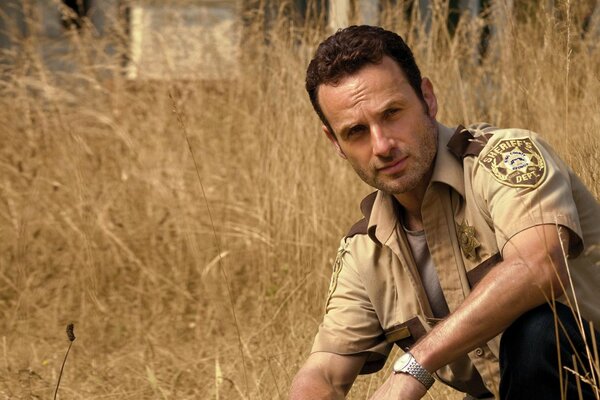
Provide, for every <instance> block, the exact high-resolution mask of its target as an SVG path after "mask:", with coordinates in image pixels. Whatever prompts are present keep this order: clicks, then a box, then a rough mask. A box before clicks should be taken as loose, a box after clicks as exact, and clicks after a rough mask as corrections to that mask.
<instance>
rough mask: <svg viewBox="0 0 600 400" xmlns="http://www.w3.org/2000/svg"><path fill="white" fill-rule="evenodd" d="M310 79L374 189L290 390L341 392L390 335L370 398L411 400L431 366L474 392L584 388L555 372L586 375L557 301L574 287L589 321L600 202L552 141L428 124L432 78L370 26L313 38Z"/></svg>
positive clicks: (594, 311) (395, 40) (326, 122)
mask: <svg viewBox="0 0 600 400" xmlns="http://www.w3.org/2000/svg"><path fill="white" fill-rule="evenodd" d="M306 89H307V91H308V93H309V96H310V99H311V102H312V104H313V106H314V108H315V110H316V112H317V114H318V115H319V117H320V118H321V120H322V122H323V131H324V132H325V134H326V135H327V137H328V139H329V140H330V142H331V143H332V144H333V146H334V148H335V150H336V152H337V153H338V154H339V155H340V156H341V157H342V158H344V159H345V160H347V161H348V162H349V163H350V165H351V166H352V168H353V169H354V170H355V171H356V173H357V174H358V175H359V177H360V178H361V179H362V180H363V181H365V182H366V183H368V184H369V185H371V186H373V187H374V188H376V189H377V191H376V192H375V193H373V194H371V195H370V196H368V197H367V198H366V199H365V200H363V202H362V204H361V210H362V211H363V214H364V215H365V218H364V219H363V220H361V221H359V222H358V223H357V224H356V225H355V226H354V227H353V228H352V229H351V230H350V232H349V233H348V234H347V236H346V237H345V238H344V239H343V240H342V243H341V246H340V249H339V251H338V256H337V259H336V262H335V265H334V271H333V276H332V279H331V284H330V289H329V294H328V298H327V307H326V314H325V316H324V319H323V323H322V324H321V326H320V327H319V332H318V333H317V336H316V338H315V342H314V344H313V348H312V352H311V355H310V356H309V358H308V360H307V361H306V363H305V365H304V366H303V367H302V368H301V370H300V371H299V372H298V374H297V375H296V378H295V379H294V382H293V384H292V388H291V398H292V399H334V398H343V397H344V396H345V395H346V394H347V393H348V391H349V390H350V387H351V386H352V384H353V382H354V380H355V378H356V376H357V375H358V374H359V373H370V372H374V371H377V370H378V369H380V368H381V367H382V366H383V364H384V362H385V359H386V357H387V355H388V354H389V352H390V350H391V347H392V346H393V344H394V343H396V344H397V345H399V346H400V347H401V348H402V349H403V350H404V351H406V353H405V355H403V356H401V357H400V358H399V359H398V360H397V361H396V362H395V364H394V367H393V370H394V373H392V374H391V375H390V376H389V378H388V379H387V380H386V382H385V383H384V385H382V386H381V387H380V388H379V389H378V390H377V392H376V393H375V395H374V396H373V399H419V398H422V397H423V396H424V395H425V394H426V391H427V389H428V388H429V387H430V386H431V383H432V382H433V379H432V375H435V376H436V377H437V378H438V379H440V380H441V381H443V382H445V383H447V384H449V385H451V386H453V387H455V388H456V389H458V390H461V391H463V392H465V393H468V395H469V396H472V397H471V398H493V396H494V395H496V396H498V392H499V395H500V397H501V398H503V399H504V398H508V399H534V398H539V399H554V398H556V399H559V398H561V392H564V393H568V396H567V398H569V399H570V398H578V396H577V393H578V386H580V389H581V390H582V393H583V396H584V398H593V396H594V392H593V388H592V386H591V385H589V384H586V383H583V382H579V383H578V382H577V379H576V377H575V375H574V374H572V373H567V372H565V371H566V370H565V369H564V368H561V367H562V366H565V367H569V368H571V369H572V370H574V369H577V371H580V372H581V373H582V374H583V375H585V373H586V372H585V371H591V368H590V360H589V359H588V357H587V354H586V343H587V344H588V347H587V348H591V346H589V344H590V340H591V339H592V332H591V331H590V330H589V327H588V325H587V322H584V323H585V324H586V325H585V328H583V331H585V335H583V336H582V334H581V331H582V329H580V326H578V322H577V321H578V320H577V319H576V318H574V317H573V313H572V312H571V309H570V308H569V307H567V306H565V305H564V304H563V303H567V304H570V305H572V306H574V302H573V296H572V293H573V291H574V292H575V293H576V298H577V301H578V306H579V310H580V312H581V315H582V316H583V317H584V318H586V319H587V320H589V321H593V322H594V323H595V326H598V323H600V310H599V307H598V300H597V297H598V296H597V295H596V292H597V290H598V283H599V282H600V278H599V273H598V268H600V263H599V260H600V255H599V253H600V251H599V248H598V243H600V224H598V221H600V205H599V204H598V202H597V201H596V200H595V199H594V197H593V196H592V195H591V194H590V193H589V192H588V191H587V189H586V188H585V187H584V186H583V184H582V183H581V182H580V180H579V179H578V178H577V177H576V176H575V175H574V174H573V173H572V172H571V171H570V170H569V169H568V167H566V166H565V165H564V164H563V163H562V161H561V160H560V159H559V158H558V157H557V156H556V155H555V154H554V153H553V151H552V150H551V149H550V148H549V147H548V145H547V144H546V143H544V142H543V141H542V140H541V139H540V138H539V137H538V136H537V135H536V134H535V133H533V132H529V131H525V130H518V129H496V128H493V127H491V126H489V125H485V124H482V125H478V126H475V127H471V128H469V129H466V128H463V127H458V128H457V129H449V128H447V127H445V126H443V125H441V124H439V123H438V122H437V121H436V114H437V110H438V103H437V99H436V96H435V94H434V90H433V85H432V83H431V82H430V81H429V80H428V79H427V78H422V77H421V74H420V71H419V69H418V67H417V65H416V63H415V61H414V58H413V55H412V53H411V51H410V49H409V48H408V47H407V46H406V44H405V43H404V42H403V41H402V39H401V38H400V37H399V36H398V35H396V34H394V33H393V32H389V31H386V30H384V29H381V28H377V27H369V26H353V27H349V28H346V29H344V30H341V31H338V32H337V33H336V34H334V35H333V36H331V37H329V38H328V39H326V40H325V41H324V42H323V43H321V45H320V46H319V47H318V49H317V51H316V54H315V56H314V58H313V60H312V61H311V63H310V65H309V67H308V71H307V78H306ZM566 257H568V258H569V260H568V265H567V261H566V260H565V258H566ZM571 283H572V285H571ZM571 286H572V287H571ZM555 299H558V300H559V302H555V301H554V300H555ZM555 316H556V318H558V319H559V320H560V325H561V328H558V329H557V330H556V332H557V333H558V336H559V343H558V346H557V343H556V340H555ZM577 318H578V317H577ZM501 333H503V335H502V339H501V340H500V339H499V335H500V334H501ZM593 334H594V335H596V338H599V339H600V336H598V334H597V332H593ZM573 355H576V356H577V357H579V359H578V362H577V365H576V366H575V365H574V364H573V362H572V356H573ZM596 365H597V364H596ZM561 377H562V378H561ZM588 377H591V375H590V376H588ZM498 381H500V384H499V388H498ZM596 382H598V381H597V380H596Z"/></svg>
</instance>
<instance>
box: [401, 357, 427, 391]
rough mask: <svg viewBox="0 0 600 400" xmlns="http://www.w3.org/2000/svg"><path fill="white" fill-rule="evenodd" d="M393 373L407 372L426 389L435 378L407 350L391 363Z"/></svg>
mask: <svg viewBox="0 0 600 400" xmlns="http://www.w3.org/2000/svg"><path fill="white" fill-rule="evenodd" d="M392 369H393V371H394V374H407V375H410V376H412V377H413V378H415V379H416V380H418V381H419V382H420V383H421V384H422V385H423V386H425V389H426V390H429V388H430V387H431V386H432V385H433V382H435V380H434V379H433V376H432V375H431V374H430V373H429V371H427V370H426V369H425V368H423V366H422V365H421V364H419V363H418V362H417V360H416V359H415V358H414V357H413V355H412V354H411V353H410V352H407V353H405V354H403V355H402V356H400V357H399V358H398V359H397V360H396V362H394V365H393V368H392Z"/></svg>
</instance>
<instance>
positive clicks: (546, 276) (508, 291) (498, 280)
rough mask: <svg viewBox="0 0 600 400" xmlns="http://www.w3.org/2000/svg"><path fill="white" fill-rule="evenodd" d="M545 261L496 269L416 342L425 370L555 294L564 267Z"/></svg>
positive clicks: (476, 343)
mask: <svg viewBox="0 0 600 400" xmlns="http://www.w3.org/2000/svg"><path fill="white" fill-rule="evenodd" d="M555 259H556V258H555ZM544 261H547V260H542V259H540V260H534V262H533V263H531V264H529V263H528V264H525V263H524V262H522V261H512V262H510V261H509V262H502V263H500V264H499V265H497V266H496V267H495V268H493V269H492V270H491V271H490V272H489V273H488V275H487V276H485V277H484V279H482V280H481V281H480V282H479V284H478V285H477V286H476V287H475V288H474V290H473V291H472V292H471V294H470V295H469V296H468V297H467V298H466V299H465V301H464V302H463V304H461V306H460V307H459V308H457V309H456V310H455V311H454V312H453V313H452V314H451V315H450V316H448V318H446V319H445V320H444V321H442V322H441V323H440V324H438V325H437V326H436V327H435V328H434V329H433V330H432V331H431V332H430V333H429V334H428V335H427V336H425V337H424V338H423V339H422V340H421V341H420V342H418V343H417V344H416V345H415V346H414V347H413V349H411V353H412V354H413V355H414V357H415V358H416V359H417V360H418V361H419V363H420V364H421V365H423V367H424V368H426V369H427V370H429V371H436V370H438V369H439V368H441V367H443V366H444V365H446V364H448V363H450V362H452V361H453V360H455V359H457V358H458V357H459V356H461V355H462V354H465V353H467V352H469V351H471V350H473V349H474V348H476V347H477V346H479V345H481V344H483V343H485V342H487V341H488V340H490V339H491V338H493V337H495V336H496V335H498V334H499V333H501V332H502V331H504V330H505V329H506V328H507V327H508V326H509V325H510V324H511V323H512V322H513V321H514V320H515V319H516V318H518V317H519V316H520V315H522V314H523V313H525V312H526V311H528V310H530V309H532V308H534V307H536V306H538V305H540V304H543V303H544V302H545V301H546V300H547V298H550V297H551V296H552V295H553V294H560V293H561V290H560V280H559V276H558V275H560V274H557V273H556V271H555V268H559V269H561V268H564V267H563V266H562V264H561V265H559V266H554V265H548V263H547V262H544ZM558 264H560V263H558Z"/></svg>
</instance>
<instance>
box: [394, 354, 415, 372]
mask: <svg viewBox="0 0 600 400" xmlns="http://www.w3.org/2000/svg"><path fill="white" fill-rule="evenodd" d="M411 359H412V356H411V355H410V354H409V353H406V354H404V355H402V356H401V357H400V358H399V359H397V360H396V362H395V363H394V371H402V370H404V368H406V366H407V365H408V364H409V363H410V360H411Z"/></svg>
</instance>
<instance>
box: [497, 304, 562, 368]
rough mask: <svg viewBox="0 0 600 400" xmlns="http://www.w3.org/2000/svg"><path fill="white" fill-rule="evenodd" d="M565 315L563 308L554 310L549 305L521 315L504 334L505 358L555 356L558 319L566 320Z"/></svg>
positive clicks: (502, 345) (503, 352)
mask: <svg viewBox="0 0 600 400" xmlns="http://www.w3.org/2000/svg"><path fill="white" fill-rule="evenodd" d="M560 306H563V305H562V304H560ZM563 307H564V306H563ZM564 314H565V313H564V310H562V307H556V308H554V309H553V308H552V307H550V306H549V305H542V306H539V307H536V308H534V309H532V310H530V311H528V312H526V313H525V314H523V315H521V316H520V317H519V318H517V319H516V320H515V321H514V322H513V323H512V325H510V326H509V327H508V328H507V329H506V330H505V331H504V333H503V334H502V340H501V342H500V351H501V353H502V354H503V355H504V356H511V355H512V356H517V357H518V356H520V355H525V356H528V355H531V353H538V352H539V353H538V355H540V354H543V355H550V354H555V353H556V335H555V324H556V318H559V319H561V320H562V319H564V318H565V315H564ZM566 317H568V316H566ZM523 352H525V353H527V354H523ZM511 358H512V357H511Z"/></svg>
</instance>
